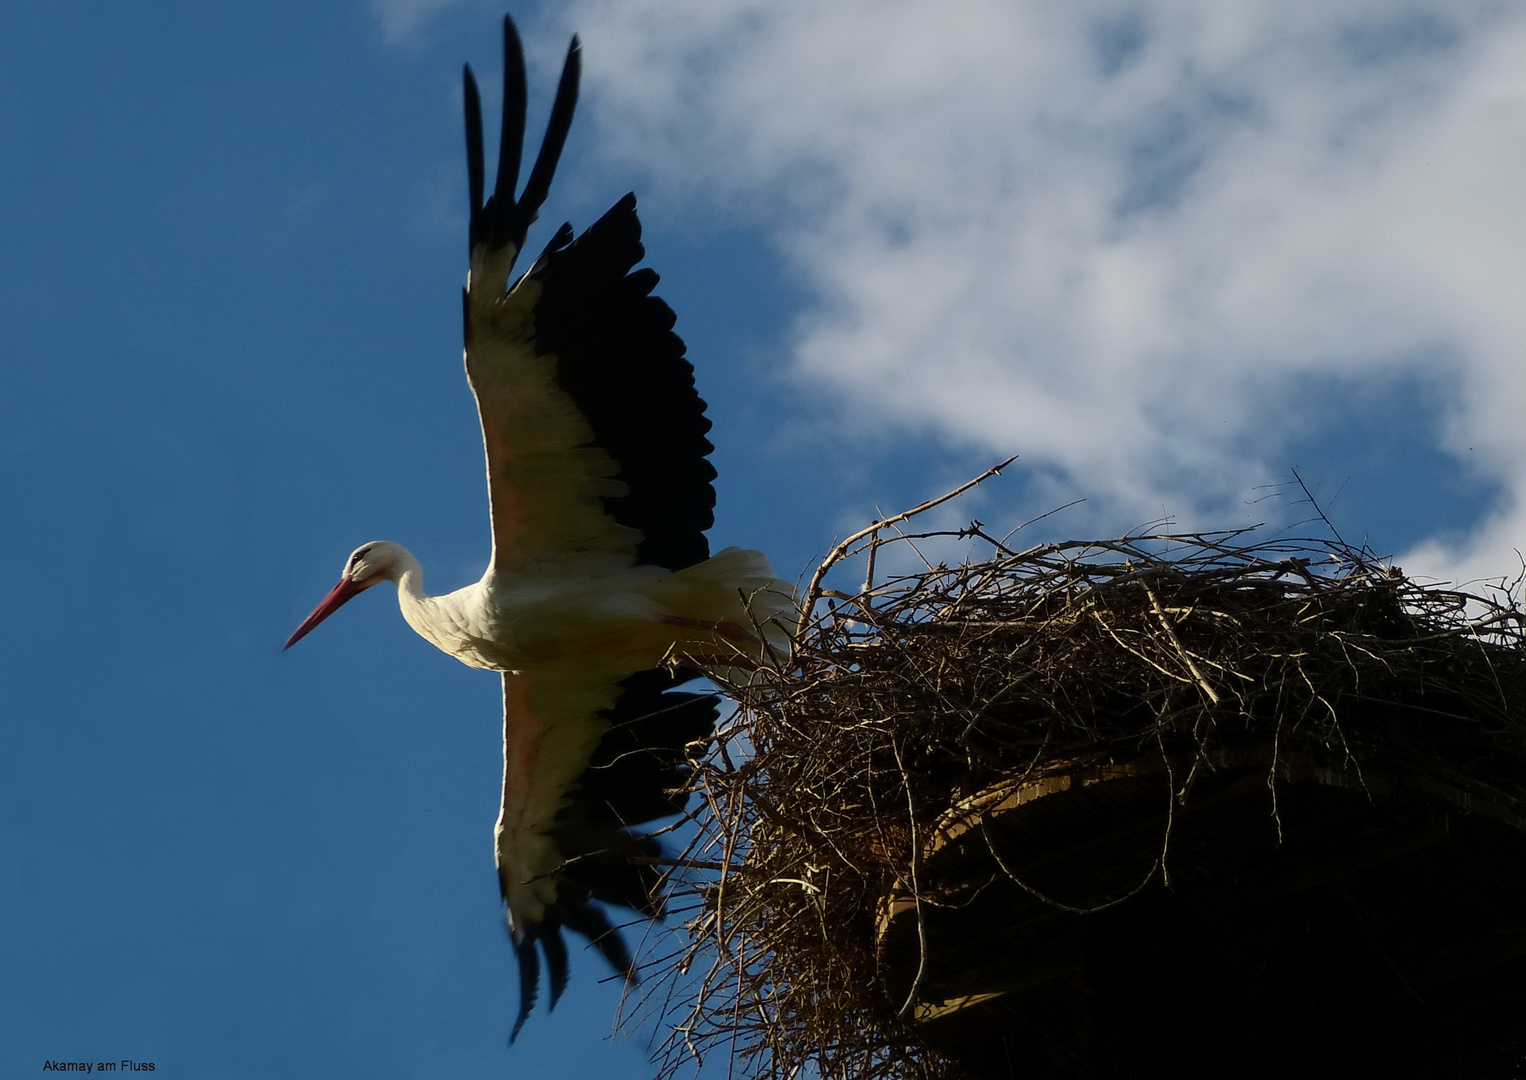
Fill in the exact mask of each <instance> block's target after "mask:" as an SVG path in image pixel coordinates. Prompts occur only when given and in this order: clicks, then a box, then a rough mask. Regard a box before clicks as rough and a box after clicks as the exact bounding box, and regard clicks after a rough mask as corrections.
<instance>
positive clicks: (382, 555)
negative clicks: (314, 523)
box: [285, 540, 413, 649]
mask: <svg viewBox="0 0 1526 1080" xmlns="http://www.w3.org/2000/svg"><path fill="white" fill-rule="evenodd" d="M412 560H413V556H411V555H409V554H408V550H407V549H406V548H404V547H403V546H402V545H401V544H394V543H392V542H391V541H390V540H373V541H371V542H370V543H369V544H361V545H360V547H358V548H356V549H355V550H354V551H352V552H351V553H350V557H349V558H348V559H346V560H345V562H344V573H342V574H340V575H339V584H337V585H335V586H334V587H333V588H332V589H330V590H329V594H328V595H327V596H325V597H324V598H323V599H322V600H321V601H319V603H318V606H317V607H315V608H313V611H312V614H311V615H309V616H308V617H307V618H305V619H303V620H302V625H301V626H299V627H297V629H296V630H295V631H294V632H293V633H292V635H291V637H289V638H287V639H286V645H285V648H288V649H289V648H291V647H292V646H293V645H295V644H296V643H297V642H299V641H301V640H302V639H303V638H304V637H306V636H307V635H308V634H309V633H311V632H312V630H313V628H314V627H316V626H317V625H318V624H319V623H321V622H322V621H323V620H324V619H326V618H328V617H329V616H330V615H332V614H333V613H334V612H336V611H338V610H339V609H340V608H341V607H342V606H343V605H344V604H345V602H346V601H348V600H349V599H350V598H351V597H354V596H358V595H359V594H360V593H363V592H365V591H366V590H367V589H369V588H370V587H371V586H372V585H380V584H381V583H382V582H383V581H396V580H397V579H398V578H399V577H401V576H402V573H403V570H404V569H405V568H406V567H407V565H408V564H409V563H410V562H412Z"/></svg>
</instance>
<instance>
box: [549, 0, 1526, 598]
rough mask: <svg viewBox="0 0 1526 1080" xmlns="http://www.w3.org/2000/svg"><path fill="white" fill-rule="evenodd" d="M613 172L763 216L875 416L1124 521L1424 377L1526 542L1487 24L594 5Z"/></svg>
mask: <svg viewBox="0 0 1526 1080" xmlns="http://www.w3.org/2000/svg"><path fill="white" fill-rule="evenodd" d="M566 19H567V22H568V23H569V24H575V25H576V27H577V28H578V29H580V30H581V31H582V33H583V35H584V39H585V41H586V42H587V44H588V47H589V50H590V55H596V56H597V57H598V62H597V63H596V64H595V63H591V64H589V66H588V73H589V79H590V82H591V90H592V91H593V93H592V98H593V102H594V104H595V110H594V111H595V112H596V114H597V115H598V116H599V117H600V118H601V119H602V128H603V131H602V133H601V136H600V138H601V140H602V142H603V145H604V146H605V147H606V148H607V149H608V150H609V151H610V152H612V153H615V154H618V155H621V156H622V157H623V158H624V159H626V160H633V161H637V162H640V163H642V164H643V165H644V166H645V167H647V168H649V169H650V170H651V171H652V172H653V174H654V178H655V180H656V181H657V182H659V183H663V184H666V185H671V186H675V187H676V186H682V187H684V188H686V189H687V191H688V194H689V195H690V196H691V197H693V198H695V199H708V200H712V201H713V202H714V203H715V204H717V205H719V206H721V207H723V208H724V209H726V210H727V211H728V212H731V213H737V214H744V215H750V216H751V217H752V219H753V220H754V221H755V222H756V223H757V224H758V225H759V226H760V227H762V228H764V229H766V230H768V231H770V232H771V233H772V235H773V237H774V240H775V242H776V243H777V244H778V245H779V247H780V249H781V250H782V251H784V252H785V253H787V255H788V257H789V259H790V265H791V267H792V269H793V271H794V272H795V273H796V274H798V275H799V276H800V277H801V279H802V280H803V281H804V282H805V283H806V284H807V286H808V287H809V289H810V290H811V292H812V294H813V295H814V296H815V297H816V300H815V302H814V304H813V306H812V307H811V309H810V310H809V311H807V312H805V313H804V314H803V315H802V317H801V320H800V322H799V324H798V327H797V336H796V339H795V342H794V363H795V365H796V368H797V371H798V372H799V373H800V374H801V375H802V376H804V377H806V378H808V379H810V380H813V381H814V382H815V383H816V384H817V385H825V386H828V387H831V388H833V389H834V390H835V391H836V392H837V393H838V394H839V395H841V398H842V400H844V402H845V403H851V405H852V406H853V407H852V408H851V409H845V412H859V413H862V412H863V411H865V410H879V411H881V412H882V414H883V415H888V416H890V417H894V418H896V419H898V420H900V421H902V422H904V423H906V424H908V425H915V426H923V427H925V426H928V425H932V426H934V427H935V428H937V429H941V430H943V431H946V432H948V433H950V434H951V435H952V436H954V437H955V438H958V439H961V440H964V441H965V442H967V443H968V444H973V445H978V446H981V447H983V448H987V449H989V450H990V452H992V453H994V454H1001V453H1007V452H1012V451H1022V452H1023V454H1024V456H1025V459H1026V460H1028V461H1029V462H1030V463H1039V464H1042V465H1044V466H1046V467H1049V468H1052V469H1056V470H1059V472H1060V474H1061V475H1063V476H1066V477H1069V478H1070V479H1071V481H1073V483H1074V484H1075V486H1076V487H1077V488H1078V489H1081V490H1085V491H1087V492H1088V493H1091V494H1093V495H1096V494H1104V495H1110V496H1111V497H1112V498H1113V499H1114V500H1116V503H1117V506H1118V509H1119V511H1120V512H1121V513H1123V514H1125V515H1128V514H1138V515H1143V516H1151V515H1152V514H1153V513H1155V512H1158V511H1159V508H1160V507H1161V506H1162V505H1163V504H1164V505H1167V506H1171V507H1173V508H1180V509H1181V511H1182V512H1183V514H1184V515H1189V516H1190V515H1191V514H1192V513H1194V512H1212V511H1213V510H1214V508H1215V507H1221V506H1223V505H1225V504H1227V503H1228V502H1229V501H1231V500H1236V499H1238V498H1240V497H1241V496H1242V495H1243V494H1244V492H1246V491H1247V490H1248V489H1249V488H1250V487H1251V486H1253V485H1255V484H1257V483H1260V482H1265V480H1266V479H1267V478H1269V477H1272V476H1274V475H1276V473H1277V472H1278V471H1279V470H1280V469H1282V468H1284V467H1285V465H1286V462H1285V460H1284V458H1283V457H1282V456H1280V453H1279V451H1280V449H1281V448H1282V447H1283V446H1285V445H1286V442H1287V440H1288V439H1289V438H1291V433H1292V432H1294V431H1295V430H1297V429H1298V428H1299V426H1300V419H1301V418H1300V417H1299V415H1298V409H1299V402H1298V401H1297V399H1296V397H1294V396H1292V395H1290V394H1289V393H1288V392H1287V390H1288V388H1289V387H1291V386H1294V385H1297V384H1298V381H1299V380H1300V379H1301V378H1306V376H1307V375H1308V374H1309V373H1310V372H1314V371H1318V372H1321V373H1323V374H1324V375H1325V376H1327V377H1328V376H1331V375H1334V376H1336V377H1337V378H1346V379H1349V380H1353V381H1367V380H1383V379H1387V378H1393V377H1398V376H1400V375H1402V374H1404V373H1409V372H1415V371H1417V370H1421V371H1424V372H1426V377H1427V378H1431V379H1435V378H1437V377H1440V378H1441V379H1443V380H1445V381H1446V382H1447V383H1451V384H1454V385H1455V387H1456V392H1455V393H1452V394H1448V395H1447V402H1449V403H1450V404H1449V405H1444V404H1443V403H1441V402H1438V403H1437V406H1436V407H1437V408H1438V409H1444V408H1450V411H1449V412H1447V413H1446V414H1445V416H1444V418H1443V422H1442V423H1441V424H1439V425H1437V426H1438V428H1439V430H1441V431H1442V432H1444V436H1443V438H1444V442H1443V445H1442V447H1441V449H1442V450H1445V451H1455V452H1462V451H1465V450H1468V449H1471V450H1472V455H1471V456H1472V459H1474V460H1476V461H1478V462H1479V463H1480V464H1481V465H1482V466H1483V467H1484V468H1486V469H1487V470H1488V471H1490V472H1492V473H1494V474H1495V475H1497V477H1498V478H1499V479H1500V480H1501V482H1502V485H1503V487H1504V488H1505V489H1506V490H1507V491H1508V492H1510V493H1511V495H1512V496H1513V498H1512V499H1511V500H1509V501H1508V502H1507V504H1506V505H1504V506H1502V508H1501V509H1500V511H1499V513H1498V515H1497V516H1496V517H1495V518H1494V519H1492V520H1491V521H1489V522H1486V523H1485V524H1484V525H1483V526H1482V527H1481V531H1480V532H1479V533H1478V535H1476V536H1474V537H1472V538H1471V539H1470V540H1469V541H1468V543H1466V544H1464V545H1462V546H1461V547H1459V548H1457V549H1455V550H1453V549H1441V548H1433V549H1431V550H1430V552H1429V553H1428V554H1427V555H1426V556H1425V557H1426V558H1428V559H1431V560H1432V562H1434V564H1435V566H1436V567H1437V568H1438V569H1439V568H1441V567H1450V568H1452V569H1459V568H1471V567H1474V566H1476V565H1485V564H1487V565H1491V566H1493V567H1495V568H1501V566H1500V564H1501V562H1502V559H1504V558H1506V557H1507V556H1508V550H1509V548H1510V547H1511V546H1514V545H1519V544H1521V543H1523V542H1526V498H1523V496H1526V423H1523V422H1522V407H1523V405H1526V363H1523V360H1522V355H1521V354H1522V352H1523V351H1526V303H1523V302H1522V297H1523V295H1526V200H1523V199H1522V197H1521V194H1520V193H1521V190H1522V184H1523V182H1526V66H1523V65H1522V64H1521V62H1520V57H1521V56H1522V55H1526V14H1523V13H1521V12H1520V11H1519V9H1516V8H1513V7H1501V6H1500V5H1497V4H1492V3H1483V2H1480V3H1466V2H1449V3H1446V4H1441V3H1410V4H1385V5H1374V4H1371V3H1366V2H1357V0H1347V2H1339V0H1337V2H1321V3H1293V4H1289V3H1286V2H1285V0H1279V2H1270V0H1255V2H1252V0H1239V2H1236V0H1211V2H1210V0H1202V2H1199V3H1195V4H1193V3H1186V4H1174V5H1167V6H1161V5H1137V4H1129V3H1111V4H1107V3H1102V4H1088V5H1051V4H1042V3H1037V2H1027V3H1023V2H1015V0H949V2H946V3H942V4H937V5H930V4H923V3H917V2H913V0H899V2H896V0H873V2H870V0H859V2H850V0H844V2H842V3H836V4H819V3H814V2H810V0H768V2H766V3H765V2H761V0H703V2H701V0H692V2H680V0H619V2H618V3H616V2H614V0H583V2H581V3H577V4H573V5H570V8H569V9H568V10H567V12H566Z"/></svg>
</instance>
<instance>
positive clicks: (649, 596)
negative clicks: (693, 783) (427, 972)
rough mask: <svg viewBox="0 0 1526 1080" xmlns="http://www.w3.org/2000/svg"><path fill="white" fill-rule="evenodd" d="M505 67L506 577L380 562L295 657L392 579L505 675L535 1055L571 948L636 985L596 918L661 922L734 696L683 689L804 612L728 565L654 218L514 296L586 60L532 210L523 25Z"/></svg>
mask: <svg viewBox="0 0 1526 1080" xmlns="http://www.w3.org/2000/svg"><path fill="white" fill-rule="evenodd" d="M504 55H505V67H506V71H505V78H504V122H503V139H502V143H501V146H500V150H499V153H500V158H499V167H498V177H497V183H496V187H495V190H494V192H493V195H492V197H491V198H489V199H487V201H486V203H485V204H484V202H483V199H482V196H483V192H484V183H483V175H482V166H483V153H482V136H481V106H480V102H479V100H478V95H477V90H476V85H475V82H474V81H473V79H472V76H471V71H470V69H467V73H466V91H467V92H466V103H467V160H468V176H469V181H470V189H471V198H472V219H471V244H470V251H471V258H470V272H469V276H468V279H467V280H468V284H467V288H466V291H465V295H464V298H463V300H464V303H463V308H464V316H465V336H466V350H465V356H466V372H467V378H468V381H469V382H470V384H471V387H472V391H473V393H474V395H475V396H476V399H477V406H478V413H479V418H480V420H481V423H482V433H483V445H484V449H485V452H486V457H487V474H488V495H489V503H490V516H491V521H492V538H493V554H492V559H491V561H490V563H489V566H488V570H487V572H486V574H484V575H483V577H482V579H481V580H480V581H478V582H476V583H475V584H473V585H469V586H467V587H466V588H463V589H458V590H456V591H455V592H452V593H448V594H446V595H443V596H430V595H428V594H427V593H426V592H425V590H424V576H423V570H422V569H421V568H420V566H419V562H418V560H417V559H415V558H414V557H413V555H412V554H411V553H409V552H408V550H407V549H406V548H403V547H402V546H400V545H398V544H394V543H391V542H388V541H373V542H372V543H369V544H365V545H362V546H361V547H360V548H357V549H356V550H355V552H354V553H353V554H352V555H351V556H350V558H349V560H348V562H346V564H345V569H344V573H343V575H342V576H341V578H340V581H339V584H338V585H336V586H335V587H334V589H333V590H332V591H331V592H330V593H329V595H328V596H327V597H325V599H324V600H323V602H322V603H320V604H319V605H318V607H317V608H316V609H314V611H313V613H312V614H311V615H309V616H308V618H307V619H306V620H305V621H304V622H303V623H302V625H301V626H299V627H298V628H297V630H296V632H295V633H294V634H293V635H292V637H291V639H290V640H289V641H288V642H287V645H288V647H289V646H290V645H292V644H293V643H295V642H296V641H297V640H298V639H299V638H301V637H303V636H304V635H306V634H307V633H308V632H309V631H310V630H311V629H312V628H313V627H314V626H316V625H317V624H318V623H319V622H321V621H323V619H325V618H327V617H328V616H329V615H330V614H332V612H333V611H335V610H337V609H338V607H339V606H340V605H342V604H343V603H345V602H346V601H347V600H349V599H350V598H351V597H353V596H355V595H357V594H358V593H359V592H361V591H363V590H365V589H367V588H369V587H371V586H373V585H376V584H379V583H380V582H382V581H393V582H395V583H396V584H397V587H398V599H399V604H400V606H401V608H402V612H403V617H404V618H405V619H406V620H407V622H408V624H409V625H410V626H411V627H412V628H413V629H414V630H416V631H417V632H418V633H419V634H420V635H421V636H423V637H424V638H426V639H427V640H428V641H430V642H431V643H432V644H434V645H435V646H437V647H438V648H440V649H441V650H443V651H444V652H446V653H449V654H450V655H452V656H454V657H456V658H457V659H459V660H460V661H461V662H462V663H464V664H467V665H469V666H471V667H477V668H487V669H489V670H492V671H498V672H501V673H503V691H504V783H503V800H502V805H501V807H500V813H499V818H498V823H497V827H496V829H495V831H494V840H495V844H494V847H495V853H496V858H497V862H498V878H499V886H500V889H501V890H502V894H503V897H504V900H505V901H506V903H507V906H508V913H509V926H510V928H511V930H512V932H513V937H514V942H515V946H516V948H515V951H516V954H517V955H518V958H519V963H520V972H521V984H520V985H521V997H520V1013H519V1016H518V1019H517V1020H516V1023H515V1026H514V1031H515V1032H516V1033H517V1032H518V1030H519V1026H520V1025H521V1024H523V1022H524V1020H525V1017H526V1016H527V1015H528V1013H529V1010H530V1007H531V1004H532V1003H533V1001H534V998H535V991H536V985H537V981H538V971H539V957H538V956H537V952H536V947H537V945H539V947H540V949H541V951H542V953H543V954H544V956H545V959H546V961H547V965H548V968H549V971H550V975H551V1000H552V1003H553V1004H554V1003H555V1001H556V998H557V997H558V996H559V995H560V993H561V991H562V989H563V986H564V985H565V981H566V977H567V956H566V948H565V945H564V943H563V941H562V938H561V929H562V928H563V927H567V928H569V929H572V930H576V931H577V932H579V933H581V934H583V935H584V936H586V937H588V938H589V939H590V940H591V941H592V942H593V943H594V944H595V946H596V947H597V948H598V949H599V951H600V952H601V953H602V954H603V955H604V957H605V958H606V959H608V960H609V961H610V963H611V964H612V965H614V967H615V968H616V969H617V970H619V971H621V972H622V973H623V974H625V975H626V976H627V977H629V978H634V977H635V971H634V967H633V965H632V963H631V960H630V957H629V954H628V953H627V952H626V951H625V947H624V945H623V943H622V942H621V940H620V937H619V935H618V933H616V932H615V931H614V930H613V929H612V928H611V925H610V923H609V921H608V919H607V917H606V916H605V915H604V913H603V911H602V910H601V909H600V908H599V907H598V906H596V905H594V904H592V903H590V901H591V900H597V901H602V902H604V903H609V904H615V905H619V906H623V907H626V908H629V909H631V910H633V911H635V912H637V913H639V914H641V915H644V916H648V917H656V916H657V915H659V914H660V912H661V900H662V897H661V875H660V872H659V870H658V869H657V866H656V863H657V862H658V861H659V860H658V856H659V854H660V848H659V846H658V844H657V841H656V840H654V839H653V838H651V837H648V836H643V835H641V834H639V833H635V832H633V831H632V827H633V826H639V825H642V824H645V823H647V822H650V821H653V820H656V819H658V818H661V817H664V816H668V815H671V814H674V813H677V812H679V811H680V810H681V809H682V807H683V802H684V795H683V793H682V788H683V784H684V781H685V779H686V777H687V775H688V769H689V766H688V763H687V762H688V757H687V751H686V747H687V746H688V744H690V743H691V742H693V741H694V740H697V739H702V738H704V737H705V736H706V735H708V734H709V733H710V731H711V730H712V729H713V726H714V723H715V719H716V715H717V711H716V703H715V698H714V696H713V695H712V694H708V693H696V692H688V691H684V690H682V689H679V687H680V686H681V685H682V684H683V683H685V682H687V681H689V680H691V679H693V678H695V677H697V676H698V675H700V674H702V673H703V672H705V671H717V670H721V669H731V670H737V669H746V668H748V667H750V666H753V665H755V664H756V663H757V662H758V660H759V659H760V658H761V657H762V655H763V654H764V653H766V652H767V651H768V649H769V648H770V647H774V648H782V647H784V645H785V639H784V631H783V630H782V626H783V625H784V620H783V619H782V616H783V615H784V614H785V612H786V611H788V610H790V609H791V608H792V605H793V596H792V593H791V590H790V589H789V587H788V586H787V585H785V584H784V583H782V582H780V581H778V580H777V579H775V578H774V576H773V572H772V570H771V569H770V568H769V565H768V560H767V559H766V558H765V557H764V556H763V555H762V554H761V553H759V552H756V551H744V550H742V549H739V548H728V549H726V550H725V551H722V552H720V553H718V554H716V555H715V556H713V557H712V556H711V555H710V553H709V546H708V542H707V541H706V539H705V535H704V533H705V530H706V529H708V528H709V526H710V525H711V524H712V522H713V508H714V501H715V492H714V489H713V487H712V486H711V481H712V480H713V479H714V476H715V471H714V469H713V468H712V467H711V466H710V465H709V463H708V462H707V461H706V456H707V455H708V454H709V452H710V450H711V446H710V443H709V441H708V440H707V439H706V438H705V434H706V432H707V431H708V430H709V427H710V423H709V421H708V420H707V419H706V418H705V416H704V409H705V405H704V402H703V401H702V400H701V399H700V398H699V395H698V394H697V393H696V392H695V389H694V381H693V368H692V366H691V365H690V364H689V362H688V361H687V360H686V359H685V358H684V355H683V354H684V346H683V342H682V341H680V340H679V338H678V337H677V336H676V335H675V334H673V332H672V326H673V322H674V317H673V313H672V311H671V310H670V309H669V308H668V307H667V305H666V304H664V303H662V301H660V300H657V299H656V298H654V297H653V296H651V291H652V288H653V286H655V285H656V283H657V275H656V274H654V273H652V272H651V271H649V270H640V271H634V267H635V266H636V264H637V263H638V262H639V261H640V260H641V258H642V255H643V249H642V246H641V242H640V235H641V226H640V223H639V221H638V220H637V218H636V209H635V198H634V196H630V195H627V196H626V197H625V198H623V199H621V200H620V201H619V202H618V203H616V204H615V206H614V207H613V208H612V209H611V210H610V211H609V213H607V214H605V215H604V217H603V218H601V219H600V220H599V221H598V222H596V223H595V224H594V225H593V226H591V227H590V228H589V229H588V231H587V232H585V233H584V234H583V235H581V236H579V237H578V238H577V239H576V240H574V239H573V235H572V230H571V228H570V227H569V226H566V225H564V226H562V228H561V229H560V230H558V232H557V233H556V235H555V236H554V237H553V239H552V240H551V243H550V244H549V245H548V246H547V248H546V250H545V251H544V252H543V253H542V254H541V256H540V257H539V258H538V259H536V260H535V263H534V264H533V265H532V266H531V268H530V269H529V270H528V271H527V272H526V273H525V274H524V275H523V277H521V278H520V279H519V281H518V282H516V283H515V284H514V285H512V287H511V286H510V284H509V278H510V274H511V272H512V270H513V267H514V263H515V261H516V259H517V257H518V255H519V253H520V250H521V248H522V247H523V242H524V236H525V231H526V230H527V229H528V226H529V224H530V222H531V221H532V220H533V219H534V217H535V214H536V211H537V210H538V209H539V206H540V204H541V202H542V201H543V200H544V198H545V195H546V191H547V188H548V187H549V184H550V180H551V174H552V172H553V171H554V169H555V166H556V162H557V157H558V155H559V154H560V151H561V145H562V141H563V139H564V138H565V136H566V132H567V127H568V125H569V124H570V122H571V118H572V109H573V105H574V103H575V101H576V94H577V80H578V69H579V53H578V46H577V42H576V39H574V41H573V46H572V49H571V50H570V51H569V53H568V60H567V65H566V67H565V69H564V71H563V75H562V80H561V84H560V86H559V87H558V91H557V98H556V103H555V105H554V106H553V109H552V119H551V123H550V126H549V128H548V131H547V135H546V139H545V142H544V143H543V145H542V149H541V152H540V155H539V157H538V158H537V160H536V164H535V167H534V169H533V170H532V172H531V175H530V179H529V181H528V182H527V184H526V187H525V190H524V193H523V195H521V196H520V197H519V198H518V199H517V200H516V199H515V198H514V187H515V185H516V183H517V177H518V166H519V151H520V144H521V142H522V139H523V132H524V100H525V88H524V61H523V56H522V53H521V51H520V46H519V40H518V36H517V34H516V33H515V31H514V27H513V23H512V22H510V21H509V20H507V19H506V20H505V33H504ZM633 271H634V272H633Z"/></svg>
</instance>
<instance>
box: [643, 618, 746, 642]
mask: <svg viewBox="0 0 1526 1080" xmlns="http://www.w3.org/2000/svg"><path fill="white" fill-rule="evenodd" d="M657 621H658V622H660V623H666V624H667V625H669V626H682V627H683V628H684V629H686V630H708V631H710V633H712V634H719V635H720V636H721V637H723V638H725V639H726V640H727V641H735V642H737V643H739V644H742V645H751V646H752V647H754V648H758V649H761V648H762V647H763V642H762V641H761V640H759V639H758V638H756V637H754V636H753V635H752V634H751V633H749V632H748V631H747V629H746V628H745V627H743V626H742V625H741V624H740V623H735V622H732V621H731V620H730V619H721V620H720V621H719V622H714V621H711V620H710V619H690V618H686V617H685V616H683V615H659V616H657Z"/></svg>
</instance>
